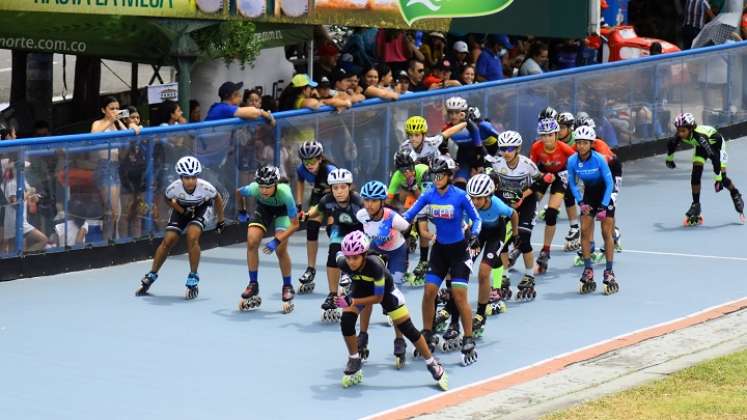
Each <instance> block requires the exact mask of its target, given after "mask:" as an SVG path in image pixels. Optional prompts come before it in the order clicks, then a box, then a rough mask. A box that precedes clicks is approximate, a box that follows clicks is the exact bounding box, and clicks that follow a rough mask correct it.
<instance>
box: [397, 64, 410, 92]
mask: <svg viewBox="0 0 747 420" xmlns="http://www.w3.org/2000/svg"><path fill="white" fill-rule="evenodd" d="M394 91H395V92H397V93H399V95H400V96H402V95H406V94H408V93H412V92H411V91H410V76H409V75H408V74H407V72H406V71H404V70H402V71H400V72H399V74H398V75H397V84H396V85H395V86H394Z"/></svg>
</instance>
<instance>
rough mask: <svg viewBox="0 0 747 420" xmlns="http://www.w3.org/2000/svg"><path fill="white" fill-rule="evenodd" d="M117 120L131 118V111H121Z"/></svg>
mask: <svg viewBox="0 0 747 420" xmlns="http://www.w3.org/2000/svg"><path fill="white" fill-rule="evenodd" d="M117 118H120V119H121V118H130V110H129V109H120V110H119V112H118V113H117Z"/></svg>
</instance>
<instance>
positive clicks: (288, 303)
mask: <svg viewBox="0 0 747 420" xmlns="http://www.w3.org/2000/svg"><path fill="white" fill-rule="evenodd" d="M280 295H281V296H282V301H283V302H282V303H281V304H280V310H281V311H282V312H283V313H284V314H289V313H291V312H293V309H294V308H295V307H296V305H295V304H294V303H293V298H294V297H295V296H296V291H295V290H293V285H290V284H287V285H284V286H283V289H282V291H281V292H280Z"/></svg>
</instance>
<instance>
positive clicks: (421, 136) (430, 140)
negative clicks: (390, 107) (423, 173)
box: [399, 115, 467, 165]
mask: <svg viewBox="0 0 747 420" xmlns="http://www.w3.org/2000/svg"><path fill="white" fill-rule="evenodd" d="M466 127H467V123H466V122H461V123H458V124H455V125H454V126H451V127H448V128H446V129H445V130H444V131H442V132H441V133H440V134H436V135H435V136H431V137H428V136H426V134H428V122H427V121H426V120H425V118H423V117H421V116H419V115H416V116H412V117H410V118H408V119H407V121H405V135H406V136H407V140H405V141H404V142H403V143H402V144H401V145H400V147H399V150H406V151H411V152H415V155H414V159H415V162H416V163H424V164H426V165H428V164H429V163H430V162H431V160H433V158H435V157H437V156H440V155H441V151H440V150H439V147H440V146H441V144H442V143H444V142H448V140H449V138H451V136H453V135H454V134H457V133H459V132H460V131H462V130H464V129H465V128H466Z"/></svg>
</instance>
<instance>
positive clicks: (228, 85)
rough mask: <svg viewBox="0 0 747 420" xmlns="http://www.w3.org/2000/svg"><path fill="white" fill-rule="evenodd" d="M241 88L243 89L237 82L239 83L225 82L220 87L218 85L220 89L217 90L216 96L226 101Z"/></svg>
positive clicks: (242, 84) (241, 83) (242, 85)
mask: <svg viewBox="0 0 747 420" xmlns="http://www.w3.org/2000/svg"><path fill="white" fill-rule="evenodd" d="M242 87H244V83H243V82H239V83H233V82H225V83H223V84H222V85H220V88H218V96H220V98H221V99H222V100H225V99H228V98H230V97H231V95H233V94H234V93H235V92H238V91H239V90H241V88H242Z"/></svg>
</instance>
